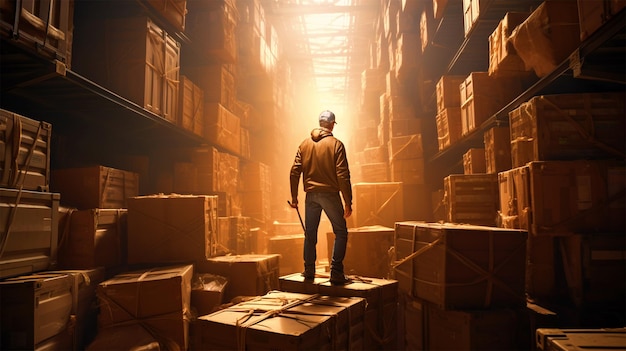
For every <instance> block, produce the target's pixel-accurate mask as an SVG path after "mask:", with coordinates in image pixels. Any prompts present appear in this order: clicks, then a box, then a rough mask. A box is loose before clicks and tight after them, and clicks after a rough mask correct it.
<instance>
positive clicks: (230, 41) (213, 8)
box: [185, 1, 238, 63]
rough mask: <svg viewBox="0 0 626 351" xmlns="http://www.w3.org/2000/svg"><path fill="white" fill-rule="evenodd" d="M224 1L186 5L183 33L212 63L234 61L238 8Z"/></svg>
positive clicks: (235, 57)
mask: <svg viewBox="0 0 626 351" xmlns="http://www.w3.org/2000/svg"><path fill="white" fill-rule="evenodd" d="M233 5H234V4H232V3H230V2H226V1H222V2H203V1H199V2H196V1H191V2H189V3H188V4H187V8H188V16H187V18H186V26H185V32H186V33H187V34H188V35H189V37H190V38H191V40H192V41H193V42H194V44H195V45H196V46H197V50H198V51H199V52H201V53H202V54H203V55H204V56H205V57H207V58H208V59H209V60H211V61H214V62H224V63H235V62H237V58H238V55H237V48H238V46H237V40H236V29H237V17H238V15H237V9H236V8H235V6H233Z"/></svg>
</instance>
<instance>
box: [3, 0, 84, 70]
mask: <svg viewBox="0 0 626 351" xmlns="http://www.w3.org/2000/svg"><path fill="white" fill-rule="evenodd" d="M44 4H45V5H44ZM0 27H1V28H2V31H0V32H1V35H2V37H3V39H7V40H8V41H12V42H15V43H17V44H18V45H19V46H21V47H23V48H26V49H27V50H29V51H31V52H36V53H37V54H38V55H43V56H45V57H47V58H49V59H55V60H60V61H62V62H63V63H64V64H65V66H66V67H67V68H70V67H71V64H72V40H73V34H74V33H73V32H74V0H68V1H50V2H44V3H41V2H40V1H34V0H26V1H19V0H7V1H2V2H0Z"/></svg>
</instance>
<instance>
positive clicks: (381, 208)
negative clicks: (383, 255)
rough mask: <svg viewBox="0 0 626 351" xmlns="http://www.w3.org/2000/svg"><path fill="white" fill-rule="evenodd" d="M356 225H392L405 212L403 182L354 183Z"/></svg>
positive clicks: (400, 218)
mask: <svg viewBox="0 0 626 351" xmlns="http://www.w3.org/2000/svg"><path fill="white" fill-rule="evenodd" d="M352 188H353V189H352V191H353V201H354V203H353V207H354V212H353V215H354V224H355V226H356V227H365V226H371V225H382V226H385V227H392V226H393V224H394V223H395V222H396V221H397V220H402V218H403V216H404V215H403V214H404V199H403V192H402V183H399V182H383V183H356V184H353V185H352Z"/></svg>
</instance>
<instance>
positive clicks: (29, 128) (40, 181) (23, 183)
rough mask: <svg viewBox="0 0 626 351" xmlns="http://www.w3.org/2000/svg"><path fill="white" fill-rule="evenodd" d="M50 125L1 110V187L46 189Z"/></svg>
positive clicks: (48, 180) (48, 177)
mask: <svg viewBox="0 0 626 351" xmlns="http://www.w3.org/2000/svg"><path fill="white" fill-rule="evenodd" d="M51 140H52V125H51V124H50V123H47V122H43V121H35V120H33V119H30V118H28V117H25V116H22V115H19V114H17V113H13V112H10V111H7V110H3V109H0V150H3V152H0V187H4V188H15V189H20V188H21V189H25V190H44V191H47V190H48V188H49V185H50V141H51Z"/></svg>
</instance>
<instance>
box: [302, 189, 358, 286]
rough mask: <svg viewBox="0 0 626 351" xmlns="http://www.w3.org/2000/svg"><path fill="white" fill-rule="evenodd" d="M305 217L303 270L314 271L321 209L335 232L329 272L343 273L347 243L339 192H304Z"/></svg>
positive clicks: (346, 228) (346, 229) (346, 230)
mask: <svg viewBox="0 0 626 351" xmlns="http://www.w3.org/2000/svg"><path fill="white" fill-rule="evenodd" d="M304 205H305V216H304V217H305V219H304V223H305V226H306V231H305V233H304V270H305V271H306V272H314V271H315V260H316V259H317V250H316V245H317V230H318V228H319V225H320V218H321V215H322V210H324V213H326V216H327V217H328V220H329V221H330V224H331V225H332V227H333V233H335V242H334V245H333V253H332V261H331V264H330V271H331V274H343V259H344V257H345V256H346V245H347V244H348V227H347V225H346V219H345V218H344V217H343V204H342V202H341V197H340V195H339V193H338V192H337V193H329V192H326V193H323V192H318V193H315V192H308V193H306V200H305V202H304Z"/></svg>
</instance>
